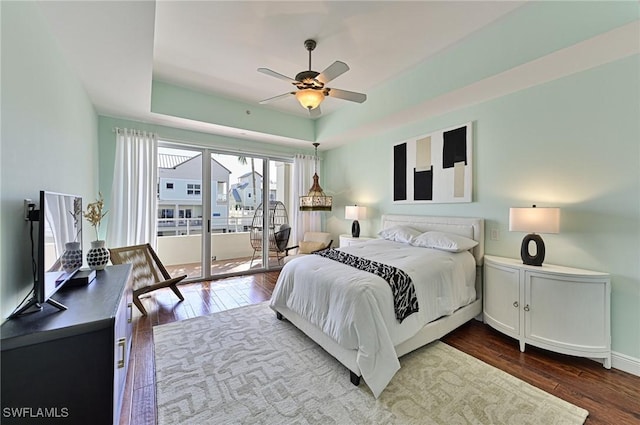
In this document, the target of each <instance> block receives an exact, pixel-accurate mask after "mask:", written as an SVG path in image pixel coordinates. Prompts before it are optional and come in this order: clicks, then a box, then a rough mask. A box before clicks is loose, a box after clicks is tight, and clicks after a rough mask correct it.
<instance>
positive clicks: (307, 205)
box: [300, 143, 332, 211]
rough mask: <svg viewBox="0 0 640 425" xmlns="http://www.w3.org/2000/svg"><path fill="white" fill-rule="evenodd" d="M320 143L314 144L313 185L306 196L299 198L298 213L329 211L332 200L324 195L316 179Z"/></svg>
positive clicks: (318, 178) (317, 178)
mask: <svg viewBox="0 0 640 425" xmlns="http://www.w3.org/2000/svg"><path fill="white" fill-rule="evenodd" d="M319 144H320V143H314V144H313V146H314V147H315V156H314V160H315V172H314V174H313V185H312V186H311V188H310V189H309V193H307V196H301V197H300V211H331V204H332V198H331V196H327V195H325V193H324V191H323V190H322V188H321V187H320V183H319V180H320V177H318V145H319Z"/></svg>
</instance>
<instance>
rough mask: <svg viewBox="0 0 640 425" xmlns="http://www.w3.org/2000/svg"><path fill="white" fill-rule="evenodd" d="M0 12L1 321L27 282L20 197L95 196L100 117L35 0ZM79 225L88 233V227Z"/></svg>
mask: <svg viewBox="0 0 640 425" xmlns="http://www.w3.org/2000/svg"><path fill="white" fill-rule="evenodd" d="M0 11H1V15H2V16H1V20H2V21H1V22H2V100H1V104H2V106H1V107H2V112H1V114H2V131H1V134H2V145H1V146H2V159H1V162H2V170H1V171H0V175H1V183H0V185H1V186H0V187H1V197H2V213H1V214H2V215H1V216H0V295H1V298H2V304H1V313H2V318H3V319H4V318H6V317H7V316H8V315H9V314H10V313H11V312H12V311H13V310H14V309H15V307H17V305H18V303H19V302H20V301H21V300H22V298H23V297H24V296H25V295H26V294H27V292H28V291H29V290H30V289H31V287H32V284H33V278H32V272H31V245H30V242H29V224H28V222H26V221H24V219H23V199H24V198H30V199H32V200H34V201H35V202H36V203H37V202H38V199H39V192H40V190H42V189H46V190H51V191H55V192H63V193H72V194H78V195H81V196H82V197H83V198H84V200H85V201H84V202H85V205H86V203H87V202H89V201H90V200H92V199H93V198H95V196H96V195H97V188H98V175H97V164H98V145H97V131H98V130H97V129H98V119H97V115H96V113H95V111H94V108H93V106H92V104H91V102H90V100H89V98H88V96H87V93H86V92H85V90H84V88H83V86H82V84H81V83H80V81H79V80H78V78H77V77H76V76H75V74H74V73H73V72H71V70H70V69H69V68H68V65H67V63H66V61H65V60H64V58H63V56H62V52H61V51H60V49H59V47H58V46H57V44H56V43H55V41H54V39H53V38H52V37H51V35H50V33H48V31H47V29H46V28H47V25H46V22H45V21H44V19H43V18H42V15H41V14H40V11H39V10H38V7H37V5H36V3H35V2H0ZM83 224H84V226H85V229H88V228H89V225H88V223H86V222H85V223H83ZM35 225H36V226H37V223H35ZM36 234H37V232H36ZM90 240H91V232H90V231H85V232H84V243H85V246H87V247H88V246H89V241H90Z"/></svg>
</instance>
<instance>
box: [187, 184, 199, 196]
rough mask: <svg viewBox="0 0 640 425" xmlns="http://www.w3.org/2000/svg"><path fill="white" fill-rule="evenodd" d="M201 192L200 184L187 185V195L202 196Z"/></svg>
mask: <svg viewBox="0 0 640 425" xmlns="http://www.w3.org/2000/svg"><path fill="white" fill-rule="evenodd" d="M200 190H201V185H200V184H199V183H187V195H200Z"/></svg>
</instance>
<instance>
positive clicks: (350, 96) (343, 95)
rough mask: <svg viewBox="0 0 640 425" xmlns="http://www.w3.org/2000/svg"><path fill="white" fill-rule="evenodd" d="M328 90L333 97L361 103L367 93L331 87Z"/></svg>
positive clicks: (365, 98)
mask: <svg viewBox="0 0 640 425" xmlns="http://www.w3.org/2000/svg"><path fill="white" fill-rule="evenodd" d="M327 89H328V90H329V96H331V97H335V98H336V99H343V100H350V101H351V102H358V103H362V102H364V101H365V100H367V95H366V94H364V93H356V92H354V91H348V90H340V89H331V88H327Z"/></svg>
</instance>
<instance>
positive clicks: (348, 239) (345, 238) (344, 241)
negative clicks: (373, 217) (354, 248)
mask: <svg viewBox="0 0 640 425" xmlns="http://www.w3.org/2000/svg"><path fill="white" fill-rule="evenodd" d="M371 239H375V238H368V237H366V236H360V237H359V238H354V237H353V236H351V235H348V234H346V233H345V234H344V235H340V248H342V247H344V246H350V245H355V244H358V243H362V242H364V241H370V240H371Z"/></svg>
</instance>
